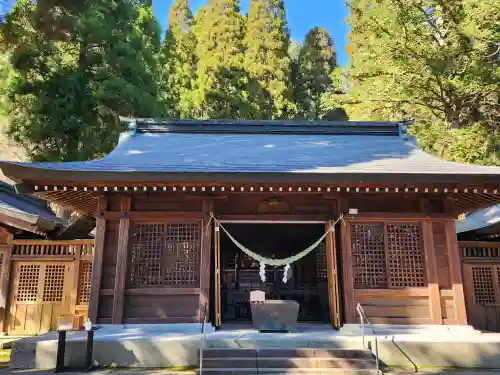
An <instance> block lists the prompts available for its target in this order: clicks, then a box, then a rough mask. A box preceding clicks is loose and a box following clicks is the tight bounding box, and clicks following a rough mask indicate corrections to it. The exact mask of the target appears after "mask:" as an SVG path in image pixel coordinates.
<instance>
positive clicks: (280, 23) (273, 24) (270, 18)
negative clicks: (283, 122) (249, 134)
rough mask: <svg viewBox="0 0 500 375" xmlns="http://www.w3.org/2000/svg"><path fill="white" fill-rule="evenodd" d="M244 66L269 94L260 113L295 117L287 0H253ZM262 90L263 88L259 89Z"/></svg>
mask: <svg viewBox="0 0 500 375" xmlns="http://www.w3.org/2000/svg"><path fill="white" fill-rule="evenodd" d="M244 44H245V47H246V50H245V59H244V67H245V70H246V72H248V74H249V76H250V77H251V79H254V80H255V81H256V82H257V83H258V84H259V85H260V87H261V88H265V89H266V90H267V93H265V95H264V101H263V103H262V105H261V106H260V111H259V114H260V116H259V117H261V118H264V119H274V118H286V117H291V116H293V113H294V111H295V108H294V107H295V106H294V103H293V90H292V84H291V59H290V57H289V55H288V50H289V45H290V43H289V31H288V27H287V22H286V17H285V5H284V2H283V0H252V1H251V2H250V8H249V11H248V20H247V32H246V36H245V41H244ZM259 92H261V93H262V91H259Z"/></svg>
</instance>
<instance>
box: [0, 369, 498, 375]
mask: <svg viewBox="0 0 500 375" xmlns="http://www.w3.org/2000/svg"><path fill="white" fill-rule="evenodd" d="M499 373H500V370H491V371H449V370H442V371H439V370H436V371H430V370H429V371H419V372H418V373H417V374H422V375H492V374H499ZM17 374H19V375H24V374H33V375H49V374H50V375H52V374H54V371H53V370H9V369H7V368H0V375H17ZM91 374H94V375H143V374H144V375H160V374H161V375H192V374H195V372H193V371H166V370H161V369H158V370H145V369H144V370H140V369H138V370H128V369H105V370H96V371H93V372H92V373H91ZM385 374H386V375H410V374H415V372H405V371H401V372H387V373H385ZM61 375H84V373H83V372H65V373H61ZM311 375H313V374H311Z"/></svg>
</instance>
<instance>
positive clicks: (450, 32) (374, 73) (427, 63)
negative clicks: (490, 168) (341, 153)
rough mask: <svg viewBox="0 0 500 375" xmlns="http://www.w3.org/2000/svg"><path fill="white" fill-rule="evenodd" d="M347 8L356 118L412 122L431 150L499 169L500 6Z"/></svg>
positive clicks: (381, 2) (383, 1) (378, 0)
mask: <svg viewBox="0 0 500 375" xmlns="http://www.w3.org/2000/svg"><path fill="white" fill-rule="evenodd" d="M348 4H349V7H350V16H349V18H348V23H349V25H350V34H349V44H348V47H347V49H348V51H349V54H350V60H351V69H350V72H349V95H350V98H349V106H348V108H347V109H348V112H349V114H350V115H351V117H356V118H358V119H397V120H400V119H404V118H413V119H415V120H416V121H415V122H416V126H415V128H414V129H413V132H414V133H415V134H416V135H417V137H418V140H419V142H420V144H421V145H422V146H423V147H424V148H425V149H426V150H428V151H431V152H434V153H436V154H438V155H440V156H442V157H445V158H448V159H452V160H456V161H463V162H476V163H479V162H481V163H485V164H499V157H498V144H499V142H498V135H499V132H500V127H499V126H500V125H499V124H500V97H499V93H500V66H499V64H498V61H499V58H500V51H499V47H500V46H499V44H498V43H499V40H500V28H499V27H498V25H499V24H500V3H499V2H498V1H496V0H457V1H453V2H444V1H442V0H425V1H417V0H404V1H399V0H375V1H373V0H351V1H349V3H348Z"/></svg>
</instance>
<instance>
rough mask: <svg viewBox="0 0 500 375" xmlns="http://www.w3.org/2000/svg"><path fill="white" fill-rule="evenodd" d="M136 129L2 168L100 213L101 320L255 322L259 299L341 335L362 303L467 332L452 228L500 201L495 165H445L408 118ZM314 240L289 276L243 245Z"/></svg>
mask: <svg viewBox="0 0 500 375" xmlns="http://www.w3.org/2000/svg"><path fill="white" fill-rule="evenodd" d="M128 122H129V130H128V131H127V132H125V133H124V134H122V135H121V136H120V140H119V142H118V145H117V146H116V148H115V149H114V150H113V151H112V152H111V153H110V154H109V155H107V156H105V157H104V158H102V159H99V160H91V161H85V162H64V163H17V162H1V163H0V168H1V170H2V172H3V173H4V174H5V175H6V176H8V177H9V178H10V179H12V180H14V181H15V182H16V183H17V185H16V189H17V191H18V192H20V193H29V194H34V195H37V196H39V197H42V198H43V199H46V200H48V201H51V202H55V203H58V204H61V205H63V206H69V207H72V208H73V209H74V210H75V211H77V212H79V213H82V214H86V215H89V214H91V215H95V217H96V231H95V233H96V234H95V236H96V238H95V248H94V255H93V269H92V281H91V293H90V301H89V307H88V314H89V317H90V319H91V321H92V322H94V323H97V324H150V323H195V322H199V321H200V319H201V318H202V317H203V316H205V311H206V312H207V314H206V316H207V319H208V321H210V322H211V323H212V324H213V325H214V326H216V327H219V326H224V325H225V324H231V323H235V322H237V323H245V322H250V321H251V314H250V308H249V294H250V292H251V291H254V290H262V291H264V292H265V293H266V299H278V300H295V301H297V302H298V303H299V306H300V308H299V313H298V321H300V322H308V323H314V322H317V323H325V322H327V323H329V324H331V325H332V326H333V327H334V328H340V327H341V326H342V325H343V324H345V323H355V322H357V321H358V317H357V315H356V306H357V304H358V303H359V304H360V305H361V306H362V307H363V310H364V311H365V312H366V315H367V316H368V318H369V319H370V321H371V322H372V323H373V324H401V325H408V324H410V325H413V324H415V325H428V324H437V325H467V324H468V318H467V313H466V304H465V300H466V298H465V294H464V284H463V281H462V272H461V257H460V253H459V245H458V242H457V236H456V224H455V222H456V219H457V217H458V216H459V215H460V214H463V213H465V212H471V211H474V210H477V209H480V208H484V207H488V206H492V205H495V204H498V203H500V168H499V167H488V166H478V165H466V164H459V163H454V162H449V161H444V160H440V159H439V158H437V157H434V156H431V155H429V154H427V153H425V152H424V151H422V150H421V149H419V148H418V147H417V145H416V144H415V141H414V139H413V138H412V137H410V136H408V135H407V134H406V129H405V128H406V124H405V123H397V122H305V121H304V122H285V121H237V120H234V121H233V120H224V121H217V120H152V119H130V120H128ZM332 226H333V228H332ZM228 234H230V235H228ZM234 240H236V241H234ZM319 240H321V241H319ZM316 242H317V246H314V249H312V251H310V252H308V253H307V255H305V256H303V257H301V258H300V259H297V260H294V261H293V262H290V263H291V264H290V265H289V266H290V268H289V270H287V273H286V275H283V272H284V267H282V266H280V267H274V266H272V265H267V266H265V267H264V270H262V269H261V266H262V264H259V262H258V261H256V259H253V258H252V257H251V256H249V255H248V254H247V253H245V252H243V251H241V247H240V246H239V245H243V246H244V247H245V248H247V249H249V250H251V251H252V252H254V253H256V254H258V255H259V256H260V257H262V258H265V259H268V260H274V259H284V258H289V257H293V256H295V255H297V254H299V253H300V252H302V251H303V250H304V249H308V248H309V247H311V245H312V244H315V243H316ZM260 263H262V262H260ZM264 263H265V262H264Z"/></svg>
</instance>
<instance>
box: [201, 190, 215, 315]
mask: <svg viewBox="0 0 500 375" xmlns="http://www.w3.org/2000/svg"><path fill="white" fill-rule="evenodd" d="M213 211H214V200H213V199H212V198H209V197H206V198H203V214H204V220H203V222H202V223H201V249H200V250H201V259H200V288H201V293H200V314H204V313H205V308H207V314H208V311H209V310H210V309H209V300H210V269H211V267H210V264H211V263H210V258H211V256H210V255H211V254H210V253H211V239H212V236H211V233H212V226H211V223H212V220H211V217H210V215H209V214H210V213H211V212H213ZM206 319H207V320H208V319H209V316H208V315H207V317H206Z"/></svg>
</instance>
